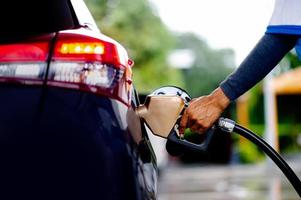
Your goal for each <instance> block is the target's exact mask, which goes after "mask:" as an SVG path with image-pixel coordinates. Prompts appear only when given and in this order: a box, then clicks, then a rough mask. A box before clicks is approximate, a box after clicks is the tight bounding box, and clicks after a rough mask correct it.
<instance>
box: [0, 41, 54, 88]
mask: <svg viewBox="0 0 301 200" xmlns="http://www.w3.org/2000/svg"><path fill="white" fill-rule="evenodd" d="M49 37H51V36H48V37H43V38H38V39H36V40H35V41H27V42H23V43H15V44H4V45H0V82H17V83H22V84H42V83H43V80H44V78H45V71H46V67H47V59H48V52H49Z"/></svg>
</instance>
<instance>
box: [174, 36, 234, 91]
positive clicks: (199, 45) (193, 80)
mask: <svg viewBox="0 0 301 200" xmlns="http://www.w3.org/2000/svg"><path fill="white" fill-rule="evenodd" d="M177 47H178V48H179V49H190V50H191V51H192V52H194V54H195V61H194V63H193V65H192V68H190V69H187V70H185V76H184V77H185V84H186V87H187V88H188V92H189V93H190V94H191V96H193V97H196V96H200V95H206V94H208V93H210V92H211V91H212V90H214V89H215V88H216V87H218V85H219V83H220V82H221V81H222V80H223V79H225V78H226V76H227V75H228V74H230V72H231V71H233V69H234V52H233V50H231V49H220V50H214V49H211V48H210V47H209V46H208V45H207V43H206V42H205V41H203V40H201V39H200V38H199V37H198V36H196V35H194V34H192V33H186V34H181V35H179V36H178V43H177Z"/></svg>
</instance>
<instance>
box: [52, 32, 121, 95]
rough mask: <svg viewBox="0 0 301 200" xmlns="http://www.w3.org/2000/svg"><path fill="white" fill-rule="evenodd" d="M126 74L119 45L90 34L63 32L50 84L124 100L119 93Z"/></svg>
mask: <svg viewBox="0 0 301 200" xmlns="http://www.w3.org/2000/svg"><path fill="white" fill-rule="evenodd" d="M124 71H125V65H124V64H122V63H121V62H120V54H119V51H118V47H117V46H116V44H114V43H112V42H110V41H105V40H101V39H99V38H95V37H90V36H87V35H81V34H75V33H69V32H68V33H60V34H59V35H58V37H57V41H56V43H55V46H54V52H53V56H52V59H51V63H50V67H49V73H48V80H47V84H48V85H51V86H56V87H63V88H71V89H78V90H82V91H87V92H92V93H97V94H104V95H109V96H111V97H113V98H117V99H122V97H120V94H118V93H120V92H116V91H117V90H118V87H119V82H120V80H121V78H122V77H123V74H124Z"/></svg>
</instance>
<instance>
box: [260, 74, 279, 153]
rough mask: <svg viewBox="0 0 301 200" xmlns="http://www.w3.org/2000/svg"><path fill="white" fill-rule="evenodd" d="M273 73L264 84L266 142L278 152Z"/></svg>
mask: <svg viewBox="0 0 301 200" xmlns="http://www.w3.org/2000/svg"><path fill="white" fill-rule="evenodd" d="M272 78H273V76H272V73H269V74H268V75H267V77H266V78H265V79H264V82H263V90H264V93H263V94H264V119H265V140H266V142H267V143H269V145H271V146H272V147H273V148H274V149H275V150H276V151H277V152H279V147H278V133H277V110H276V108H277V105H276V96H275V91H274V88H273V81H272Z"/></svg>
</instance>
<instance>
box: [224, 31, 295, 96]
mask: <svg viewBox="0 0 301 200" xmlns="http://www.w3.org/2000/svg"><path fill="white" fill-rule="evenodd" d="M298 37H300V36H296V35H281V34H267V33H266V34H265V35H264V36H263V37H262V38H261V39H260V41H259V42H258V43H257V45H256V46H255V47H254V49H253V50H252V51H251V52H250V54H249V55H248V56H247V57H246V58H245V60H244V61H243V62H242V63H241V64H240V66H239V67H238V68H237V69H236V70H235V71H234V72H233V73H231V74H230V75H229V76H228V77H227V78H226V79H225V80H224V81H223V82H222V83H221V84H220V88H221V89H222V90H223V92H224V93H225V95H226V96H227V97H228V98H229V99H230V100H231V101H234V100H235V99H237V98H238V97H239V96H241V95H242V94H244V93H245V92H246V91H248V90H249V89H250V88H252V87H253V86H254V85H256V84H257V83H258V82H259V81H260V80H262V79H263V78H264V77H265V76H266V75H267V74H268V73H269V72H270V71H271V70H272V69H273V68H274V67H275V66H276V65H277V64H278V63H279V62H280V60H281V59H282V58H283V57H284V56H285V55H286V54H287V53H288V52H289V51H290V50H291V49H292V48H293V47H294V46H295V45H296V42H297V40H298Z"/></svg>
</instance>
